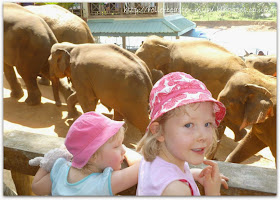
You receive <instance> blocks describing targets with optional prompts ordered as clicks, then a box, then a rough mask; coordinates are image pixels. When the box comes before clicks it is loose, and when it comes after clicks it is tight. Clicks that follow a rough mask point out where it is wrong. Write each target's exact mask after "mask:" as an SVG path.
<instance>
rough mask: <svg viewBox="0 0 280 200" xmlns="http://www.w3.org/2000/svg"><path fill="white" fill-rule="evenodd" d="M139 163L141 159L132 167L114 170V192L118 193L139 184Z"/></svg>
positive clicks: (112, 181)
mask: <svg viewBox="0 0 280 200" xmlns="http://www.w3.org/2000/svg"><path fill="white" fill-rule="evenodd" d="M139 165H140V160H138V161H136V162H135V164H134V165H132V166H130V167H127V168H124V169H121V170H118V171H113V172H112V177H111V187H112V192H113V194H117V193H119V192H121V191H124V190H126V189H128V188H130V187H132V186H134V185H135V184H137V182H138V171H139Z"/></svg>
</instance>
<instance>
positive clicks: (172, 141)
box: [160, 102, 215, 167]
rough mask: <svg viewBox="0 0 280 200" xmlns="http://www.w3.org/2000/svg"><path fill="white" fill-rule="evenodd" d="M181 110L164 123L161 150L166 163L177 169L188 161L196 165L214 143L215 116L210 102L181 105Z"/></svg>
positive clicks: (201, 160)
mask: <svg viewBox="0 0 280 200" xmlns="http://www.w3.org/2000/svg"><path fill="white" fill-rule="evenodd" d="M183 109H186V111H187V113H188V114H187V113H186V112H184V110H179V112H178V113H176V114H174V115H173V116H172V117H170V118H169V119H167V120H166V122H165V123H164V124H163V134H162V141H163V142H162V147H163V148H162V151H161V153H160V155H164V157H165V159H167V161H168V162H171V163H174V164H176V165H178V166H179V167H180V166H182V164H183V163H184V162H185V161H187V162H188V163H190V164H193V165H198V164H201V163H202V162H203V160H204V155H205V152H206V151H207V149H208V148H209V147H210V145H211V143H212V141H213V134H214V125H215V116H214V113H213V103H212V102H202V103H199V105H194V106H193V107H192V106H191V107H190V106H184V108H183Z"/></svg>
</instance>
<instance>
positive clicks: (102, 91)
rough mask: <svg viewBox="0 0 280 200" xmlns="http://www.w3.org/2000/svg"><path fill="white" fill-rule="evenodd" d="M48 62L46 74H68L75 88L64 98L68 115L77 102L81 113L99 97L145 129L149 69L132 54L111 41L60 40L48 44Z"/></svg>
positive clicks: (142, 130)
mask: <svg viewBox="0 0 280 200" xmlns="http://www.w3.org/2000/svg"><path fill="white" fill-rule="evenodd" d="M49 63H50V75H51V76H55V77H58V78H63V77H65V76H67V77H70V79H71V81H72V84H73V87H74V89H75V90H76V92H75V93H73V94H72V95H70V96H69V98H68V99H67V106H68V113H69V114H71V113H75V104H76V103H77V102H79V104H80V105H81V107H82V110H83V112H88V111H94V110H95V108H96V104H97V101H98V100H99V99H100V101H101V102H102V104H104V105H106V106H108V107H111V108H113V109H114V110H115V111H116V112H118V113H119V114H121V115H122V116H123V117H124V118H125V119H127V121H129V122H130V123H131V124H132V125H134V126H135V127H137V128H138V129H139V130H140V132H141V133H143V132H145V130H146V127H147V125H148V124H149V113H148V100H149V94H150V91H151V89H152V81H151V72H150V70H149V69H148V67H147V66H146V64H145V63H144V62H143V61H142V60H141V59H139V58H138V57H137V56H136V55H135V54H133V53H131V52H129V51H127V50H125V49H122V48H120V47H118V46H117V45H114V44H72V43H68V42H63V43H58V44H55V45H53V46H52V49H51V55H50V57H49Z"/></svg>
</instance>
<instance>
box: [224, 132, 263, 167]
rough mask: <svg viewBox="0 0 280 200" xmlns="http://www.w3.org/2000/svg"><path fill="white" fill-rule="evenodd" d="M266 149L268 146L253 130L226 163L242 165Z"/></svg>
mask: <svg viewBox="0 0 280 200" xmlns="http://www.w3.org/2000/svg"><path fill="white" fill-rule="evenodd" d="M265 147H267V145H266V144H264V143H263V142H262V141H261V140H260V139H259V138H258V137H257V136H256V135H255V134H254V132H253V128H252V129H251V131H250V132H249V133H248V134H247V135H246V136H245V137H244V138H243V139H242V140H241V141H240V143H239V144H238V145H237V147H236V148H235V149H234V150H233V151H232V152H231V153H230V154H229V155H228V157H227V158H226V161H225V162H232V163H241V162H242V161H244V160H246V159H248V158H250V157H251V156H253V155H254V154H255V153H258V152H259V151H260V150H262V149H263V148H265Z"/></svg>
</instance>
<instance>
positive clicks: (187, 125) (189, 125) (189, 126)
mask: <svg viewBox="0 0 280 200" xmlns="http://www.w3.org/2000/svg"><path fill="white" fill-rule="evenodd" d="M185 127H186V128H191V127H193V124H192V123H188V124H186V125H185Z"/></svg>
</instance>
